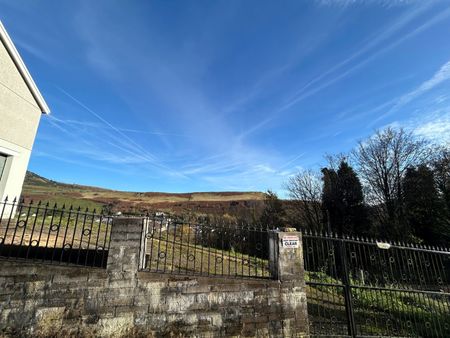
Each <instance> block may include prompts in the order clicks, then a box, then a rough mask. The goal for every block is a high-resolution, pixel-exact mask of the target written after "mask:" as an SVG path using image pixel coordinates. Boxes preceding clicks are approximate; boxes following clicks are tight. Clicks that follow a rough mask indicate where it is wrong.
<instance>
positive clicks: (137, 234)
mask: <svg viewBox="0 0 450 338" xmlns="http://www.w3.org/2000/svg"><path fill="white" fill-rule="evenodd" d="M143 224H144V222H143V218H132V217H121V218H114V219H113V222H112V226H111V242H110V247H109V253H108V263H107V266H106V268H107V270H108V272H109V273H110V275H111V276H113V275H117V276H116V278H119V279H120V278H125V279H127V278H130V279H134V278H135V276H136V274H137V271H138V270H139V262H140V252H141V240H142V230H143Z"/></svg>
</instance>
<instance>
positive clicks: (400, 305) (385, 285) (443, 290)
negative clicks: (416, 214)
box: [303, 233, 450, 337]
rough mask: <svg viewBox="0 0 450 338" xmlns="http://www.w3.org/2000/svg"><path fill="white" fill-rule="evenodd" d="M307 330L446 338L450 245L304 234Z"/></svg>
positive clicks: (321, 333) (449, 316)
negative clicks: (308, 325) (411, 243)
mask: <svg viewBox="0 0 450 338" xmlns="http://www.w3.org/2000/svg"><path fill="white" fill-rule="evenodd" d="M303 248H304V263H305V270H306V284H307V296H308V313H309V321H310V334H311V336H327V337H330V336H339V337H342V336H349V337H379V336H389V337H417V336H420V337H450V285H449V281H450V251H449V250H448V249H443V248H434V247H433V248H432V247H425V246H417V245H416V246H413V245H407V244H404V243H385V242H380V241H375V240H368V239H358V238H356V239H355V238H338V237H333V236H330V235H319V234H312V233H304V234H303Z"/></svg>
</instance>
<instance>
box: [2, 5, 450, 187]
mask: <svg viewBox="0 0 450 338" xmlns="http://www.w3.org/2000/svg"><path fill="white" fill-rule="evenodd" d="M0 19H1V20H2V21H3V23H4V25H5V27H6V28H7V30H8V31H9V33H10V35H11V37H12V39H13V41H14V42H15V44H16V47H17V48H18V50H19V52H20V53H21V55H22V57H23V59H24V61H25V63H26V64H27V66H28V68H29V70H30V72H31V73H32V75H33V77H34V79H35V81H36V82H37V84H38V86H39V88H40V90H41V92H42V94H43V95H44V97H45V98H46V101H47V103H48V104H49V106H50V107H51V109H52V113H51V115H50V116H43V118H42V120H41V124H40V127H39V131H38V136H37V138H36V142H35V146H34V150H33V155H32V158H31V161H30V169H31V170H33V171H35V172H37V173H39V174H41V175H43V176H46V177H49V178H52V179H56V180H60V181H64V182H69V183H79V184H88V185H96V186H103V187H108V188H113V189H120V190H131V191H169V192H187V191H224V190H259V191H262V190H266V189H273V190H275V191H277V192H279V193H280V194H281V195H283V183H284V182H285V181H286V180H287V179H288V177H289V176H290V175H292V174H294V173H295V172H296V171H297V170H298V169H299V168H318V167H319V166H320V165H321V164H323V155H324V154H325V153H336V152H346V151H349V150H350V149H352V147H354V145H355V144H356V142H357V141H358V140H360V139H362V138H365V137H367V136H368V135H370V134H371V133H372V132H373V131H374V130H375V129H377V128H382V127H384V126H387V125H394V126H402V127H405V128H407V129H409V130H413V131H414V132H415V133H416V134H418V135H421V136H424V137H429V138H431V139H432V140H433V141H436V142H440V143H442V142H450V1H431V0H430V1H394V0H392V1H387V0H386V1H382V0H380V1H376V0H367V1H357V0H354V1H351V0H348V1H345V0H343V1H338V0H336V1H333V0H328V1H326V0H324V1H313V0H311V1H298V0H295V1H263V0H245V1H235V0H224V1H210V0H204V1H201V0H198V1H144V0H142V1H137V0H136V1H125V0H117V1H89V0H87V1H57V0H54V1H50V0H47V1H44V0H43V1H32V0H29V1H24V0H9V1H5V0H0Z"/></svg>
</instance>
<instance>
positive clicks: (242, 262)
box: [146, 233, 270, 277]
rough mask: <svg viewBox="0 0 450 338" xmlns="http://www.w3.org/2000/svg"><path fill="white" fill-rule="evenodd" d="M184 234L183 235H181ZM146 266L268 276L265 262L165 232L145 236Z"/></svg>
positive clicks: (179, 270)
mask: <svg viewBox="0 0 450 338" xmlns="http://www.w3.org/2000/svg"><path fill="white" fill-rule="evenodd" d="M185 236H186V234H185ZM147 241H148V247H147V249H146V253H147V259H148V260H147V268H148V269H149V270H151V271H155V272H175V273H181V274H183V273H186V274H192V273H194V274H199V275H202V274H204V275H225V276H248V277H270V272H269V266H268V264H269V263H268V261H267V260H264V259H261V258H258V257H255V256H250V255H247V254H242V253H239V252H236V251H234V250H220V249H216V248H212V247H204V246H201V245H199V244H194V243H192V242H193V236H191V238H190V241H191V243H189V244H188V241H187V239H186V237H185V239H184V241H182V240H180V239H179V238H178V239H177V238H175V239H174V238H173V236H171V235H170V234H169V235H167V233H163V234H158V235H157V236H155V238H153V239H148V240H147Z"/></svg>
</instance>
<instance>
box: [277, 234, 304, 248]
mask: <svg viewBox="0 0 450 338" xmlns="http://www.w3.org/2000/svg"><path fill="white" fill-rule="evenodd" d="M281 240H282V245H283V247H284V248H286V249H297V248H298V247H299V246H300V238H299V237H298V236H296V235H288V236H285V237H283V238H282V239H281Z"/></svg>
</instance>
